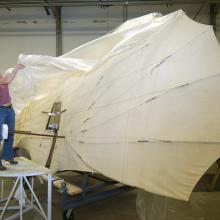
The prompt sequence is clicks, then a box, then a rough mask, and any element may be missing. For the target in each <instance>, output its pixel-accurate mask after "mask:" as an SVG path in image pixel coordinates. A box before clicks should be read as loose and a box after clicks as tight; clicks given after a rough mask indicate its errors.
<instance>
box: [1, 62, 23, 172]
mask: <svg viewBox="0 0 220 220" xmlns="http://www.w3.org/2000/svg"><path fill="white" fill-rule="evenodd" d="M23 68H24V65H22V64H17V65H16V66H15V67H14V69H13V70H12V72H11V73H10V74H7V73H6V74H1V73H0V140H1V139H2V137H1V136H2V132H1V130H2V125H3V124H7V125H8V128H9V131H10V132H11V134H9V135H8V139H7V140H4V143H3V149H2V155H1V156H0V170H6V167H5V166H3V165H2V160H6V161H8V162H9V163H10V164H17V163H18V162H17V161H15V160H14V154H13V142H14V135H13V132H14V129H15V112H14V109H13V107H12V102H11V97H10V93H9V86H8V85H9V83H11V82H12V81H13V80H14V78H15V76H16V74H17V73H18V71H19V70H20V69H23Z"/></svg>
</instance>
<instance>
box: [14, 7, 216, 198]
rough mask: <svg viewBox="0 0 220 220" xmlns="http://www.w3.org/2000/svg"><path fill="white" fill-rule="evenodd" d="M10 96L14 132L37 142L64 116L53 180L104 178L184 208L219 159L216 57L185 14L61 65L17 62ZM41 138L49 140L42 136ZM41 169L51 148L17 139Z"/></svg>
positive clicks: (93, 46)
mask: <svg viewBox="0 0 220 220" xmlns="http://www.w3.org/2000/svg"><path fill="white" fill-rule="evenodd" d="M19 62H21V63H23V64H25V66H26V67H25V69H24V70H22V71H21V73H19V74H18V75H17V77H16V79H15V80H14V82H13V84H12V86H11V91H12V94H13V101H14V103H15V107H16V110H17V112H18V114H17V128H18V129H21V130H31V131H33V132H43V131H44V130H45V127H46V123H47V120H48V115H46V114H42V111H50V110H51V108H52V106H53V103H54V102H57V101H61V102H62V109H67V111H66V112H64V113H63V114H62V116H61V125H60V130H59V134H61V135H65V137H66V138H65V140H63V139H59V140H58V141H57V144H56V149H55V154H54V157H53V160H52V169H53V170H54V171H57V170H64V169H75V170H85V171H92V172H100V173H102V174H104V175H105V176H108V177H111V178H113V179H116V180H118V181H120V182H122V183H125V184H128V185H132V186H137V187H140V188H143V189H145V190H147V191H150V192H153V193H157V194H161V195H165V196H169V197H173V198H178V199H183V200H187V199H188V198H189V195H190V193H191V191H192V189H193V187H194V185H195V184H196V182H197V181H198V180H199V178H200V177H201V175H202V174H203V173H204V172H205V171H206V170H207V168H208V167H209V166H210V165H211V164H212V163H213V162H214V161H215V160H216V159H217V158H218V157H219V156H220V129H219V125H220V105H219V95H220V86H219V85H220V49H219V45H218V43H217V40H216V38H215V36H214V33H213V30H212V27H211V26H207V25H203V24H199V23H197V22H194V21H193V20H191V19H190V18H188V17H187V16H186V15H185V13H184V12H183V11H181V10H179V11H177V12H174V13H171V14H169V15H166V16H161V15H159V14H149V15H146V16H143V17H140V18H136V19H133V20H130V21H127V22H125V23H124V24H122V25H121V26H120V27H118V28H117V29H116V30H114V31H113V32H112V33H109V34H107V35H105V36H103V37H101V38H99V39H97V40H94V41H92V42H89V43H87V44H85V45H83V46H81V47H79V48H76V49H75V50H73V51H71V52H69V53H67V54H65V55H63V56H61V57H57V58H54V57H47V56H36V55H21V56H20V57H19ZM45 132H46V131H45ZM18 141H20V142H19V145H20V146H22V147H24V148H26V149H28V151H30V153H31V156H32V159H33V160H34V161H38V162H40V163H42V164H43V165H45V163H46V160H47V157H48V154H49V150H50V146H51V142H52V140H51V139H49V138H42V137H31V136H19V137H18Z"/></svg>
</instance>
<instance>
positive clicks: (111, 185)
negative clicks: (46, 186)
mask: <svg viewBox="0 0 220 220" xmlns="http://www.w3.org/2000/svg"><path fill="white" fill-rule="evenodd" d="M77 173H79V174H81V175H82V185H81V188H82V192H81V193H80V194H78V195H77V196H75V197H74V198H71V196H70V195H69V194H68V193H67V188H66V187H65V185H64V187H63V189H61V192H62V194H61V208H62V209H63V210H64V211H63V219H64V220H73V219H74V212H73V210H74V209H75V208H77V207H80V206H82V205H85V204H89V203H93V202H96V201H99V200H102V199H106V198H108V197H112V196H115V195H118V194H119V193H123V192H126V191H129V190H132V189H134V187H130V186H127V185H123V184H121V183H118V182H117V181H114V180H109V179H105V178H101V177H97V176H94V175H91V174H90V173H87V172H77ZM89 177H90V178H94V179H97V180H99V183H97V184H95V185H92V186H89Z"/></svg>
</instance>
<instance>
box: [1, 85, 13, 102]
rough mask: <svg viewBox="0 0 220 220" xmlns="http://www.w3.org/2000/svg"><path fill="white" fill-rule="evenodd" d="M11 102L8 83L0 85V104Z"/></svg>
mask: <svg viewBox="0 0 220 220" xmlns="http://www.w3.org/2000/svg"><path fill="white" fill-rule="evenodd" d="M8 103H11V96H10V94H9V89H8V84H2V85H0V106H2V105H5V104H8Z"/></svg>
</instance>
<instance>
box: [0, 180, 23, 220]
mask: <svg viewBox="0 0 220 220" xmlns="http://www.w3.org/2000/svg"><path fill="white" fill-rule="evenodd" d="M18 182H19V177H18V178H17V179H16V181H15V184H14V186H13V189H12V190H11V193H10V195H9V197H8V199H7V201H6V204H5V206H4V208H3V210H2V213H1V216H0V220H2V219H3V216H4V214H5V211H6V210H7V207H8V204H9V202H10V200H11V198H12V196H13V194H14V192H15V189H16V187H17V185H18Z"/></svg>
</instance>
